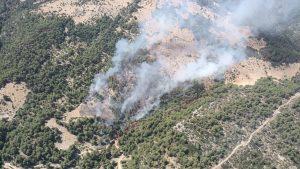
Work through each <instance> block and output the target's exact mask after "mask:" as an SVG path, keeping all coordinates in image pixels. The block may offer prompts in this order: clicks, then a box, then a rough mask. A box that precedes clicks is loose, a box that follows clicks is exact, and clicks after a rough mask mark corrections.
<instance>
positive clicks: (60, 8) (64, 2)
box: [36, 0, 132, 24]
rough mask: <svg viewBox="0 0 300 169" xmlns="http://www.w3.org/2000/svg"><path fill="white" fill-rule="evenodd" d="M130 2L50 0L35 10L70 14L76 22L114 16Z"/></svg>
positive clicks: (128, 0)
mask: <svg viewBox="0 0 300 169" xmlns="http://www.w3.org/2000/svg"><path fill="white" fill-rule="evenodd" d="M131 2H132V0H101V1H95V0H93V1H92V0H90V1H87V2H80V0H52V1H50V2H46V3H44V4H42V5H41V6H40V7H39V9H38V10H37V11H36V12H38V13H44V14H46V13H54V14H58V15H61V16H63V15H66V16H70V17H72V18H73V19H74V21H75V23H76V24H78V23H85V22H88V21H92V19H93V18H99V17H101V16H103V15H108V16H111V17H115V16H117V15H118V14H119V12H120V11H121V9H122V8H125V7H127V6H128V4H130V3H131Z"/></svg>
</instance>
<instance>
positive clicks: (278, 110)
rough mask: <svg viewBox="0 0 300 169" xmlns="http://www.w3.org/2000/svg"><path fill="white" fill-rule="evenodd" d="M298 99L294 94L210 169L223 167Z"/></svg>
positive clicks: (298, 94) (297, 94)
mask: <svg viewBox="0 0 300 169" xmlns="http://www.w3.org/2000/svg"><path fill="white" fill-rule="evenodd" d="M299 97H300V93H296V94H295V95H294V96H292V97H290V99H289V100H288V101H287V102H286V103H284V104H282V105H281V106H279V107H278V108H277V109H276V110H275V111H274V113H273V115H272V117H270V118H267V119H266V120H265V121H264V122H263V123H262V125H260V126H259V127H258V128H257V129H256V130H255V131H253V132H252V133H251V134H250V136H249V137H248V139H247V140H246V141H242V142H241V143H240V144H238V145H237V146H236V147H235V148H234V149H233V150H232V152H231V153H230V154H229V155H228V156H227V157H226V158H224V159H223V160H222V161H220V162H219V164H218V165H216V166H214V167H212V169H221V168H222V165H223V164H224V163H225V162H227V161H228V160H229V159H230V158H231V157H232V156H233V155H234V154H235V153H236V152H237V150H238V149H240V148H241V147H245V146H247V145H248V144H249V143H250V142H251V140H252V138H253V136H254V135H255V134H257V133H259V132H260V131H261V130H262V129H263V128H264V127H265V126H266V125H267V124H268V123H270V122H271V121H273V120H274V119H275V118H276V117H277V115H278V114H280V113H281V112H280V109H282V108H283V107H285V106H287V105H289V104H290V103H291V102H293V101H294V100H295V99H297V98H299Z"/></svg>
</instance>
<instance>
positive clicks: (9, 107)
mask: <svg viewBox="0 0 300 169" xmlns="http://www.w3.org/2000/svg"><path fill="white" fill-rule="evenodd" d="M29 91H30V90H29V89H27V87H26V84H25V83H20V84H16V83H8V84H7V85H6V86H5V87H4V88H2V89H0V119H2V118H8V120H12V119H13V117H14V115H15V113H16V111H18V110H19V108H21V107H22V106H23V104H24V103H25V101H26V97H27V95H28V93H29Z"/></svg>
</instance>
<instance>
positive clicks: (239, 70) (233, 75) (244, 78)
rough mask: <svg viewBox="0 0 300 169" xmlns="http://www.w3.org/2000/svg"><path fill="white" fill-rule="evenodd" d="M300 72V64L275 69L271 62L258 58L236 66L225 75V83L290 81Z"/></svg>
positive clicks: (247, 83)
mask: <svg viewBox="0 0 300 169" xmlns="http://www.w3.org/2000/svg"><path fill="white" fill-rule="evenodd" d="M298 72H300V63H293V64H288V65H282V66H278V67H274V66H272V65H271V63H270V62H267V61H263V60H260V59H256V58H249V59H247V60H245V61H243V62H241V63H239V64H237V65H234V66H232V67H231V68H230V70H228V71H227V72H226V74H225V79H226V80H225V82H226V83H233V84H236V85H241V86H245V85H254V84H255V82H256V81H257V80H258V79H260V78H263V77H269V76H270V77H273V78H275V79H278V80H280V79H285V78H287V79H290V78H292V77H294V76H295V75H296V74H297V73H298Z"/></svg>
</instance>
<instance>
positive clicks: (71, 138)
mask: <svg viewBox="0 0 300 169" xmlns="http://www.w3.org/2000/svg"><path fill="white" fill-rule="evenodd" d="M46 126H47V127H49V128H56V129H58V130H59V131H60V132H61V133H62V134H61V141H62V142H60V143H55V147H56V148H58V149H60V150H67V149H69V147H70V146H72V145H73V144H75V142H76V141H77V137H76V136H75V135H73V134H71V133H70V132H69V131H68V130H67V129H66V128H65V127H63V126H61V125H59V124H57V122H56V119H55V118H52V119H50V120H49V121H48V122H47V123H46Z"/></svg>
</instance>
